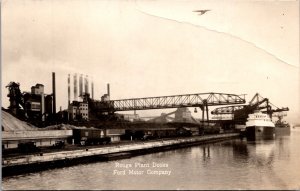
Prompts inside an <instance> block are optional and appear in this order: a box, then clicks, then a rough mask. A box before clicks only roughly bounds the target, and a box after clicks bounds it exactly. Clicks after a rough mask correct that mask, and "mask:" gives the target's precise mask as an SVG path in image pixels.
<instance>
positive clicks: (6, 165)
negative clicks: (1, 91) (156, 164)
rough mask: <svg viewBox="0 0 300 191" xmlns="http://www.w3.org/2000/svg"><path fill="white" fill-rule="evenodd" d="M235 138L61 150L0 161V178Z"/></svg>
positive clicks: (220, 135) (221, 137)
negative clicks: (0, 175) (0, 164)
mask: <svg viewBox="0 0 300 191" xmlns="http://www.w3.org/2000/svg"><path fill="white" fill-rule="evenodd" d="M238 136H239V134H238V133H228V134H217V135H206V136H194V137H185V138H174V139H162V140H154V141H147V142H130V143H128V144H123V145H118V144H115V145H108V146H105V147H99V148H86V147H81V148H80V149H76V150H67V151H66V150H62V151H55V152H48V153H37V154H31V155H21V156H14V157H5V158H3V159H2V175H3V176H12V175H17V174H23V173H29V172H36V171H42V170H46V169H50V168H58V167H65V166H71V165H75V164H80V163H87V162H95V161H107V160H115V159H120V158H129V157H132V156H136V155H141V154H147V153H151V152H159V151H164V150H170V149H176V148H182V147H187V146H192V145H198V144H204V143H209V142H216V141H222V140H226V139H232V138H236V137H238Z"/></svg>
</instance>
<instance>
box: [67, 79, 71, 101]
mask: <svg viewBox="0 0 300 191" xmlns="http://www.w3.org/2000/svg"><path fill="white" fill-rule="evenodd" d="M70 82H71V80H70V74H68V107H69V105H70V100H71V84H70Z"/></svg>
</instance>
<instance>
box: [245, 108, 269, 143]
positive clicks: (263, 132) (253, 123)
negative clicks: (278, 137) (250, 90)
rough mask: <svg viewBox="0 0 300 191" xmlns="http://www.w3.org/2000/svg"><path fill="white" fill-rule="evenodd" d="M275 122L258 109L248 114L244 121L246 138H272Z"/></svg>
mask: <svg viewBox="0 0 300 191" xmlns="http://www.w3.org/2000/svg"><path fill="white" fill-rule="evenodd" d="M274 136H275V124H274V123H273V122H272V120H271V118H270V117H269V116H268V115H267V114H265V113H262V112H260V111H254V113H252V114H249V115H248V118H247V121H246V137H247V139H248V140H257V139H273V138H274Z"/></svg>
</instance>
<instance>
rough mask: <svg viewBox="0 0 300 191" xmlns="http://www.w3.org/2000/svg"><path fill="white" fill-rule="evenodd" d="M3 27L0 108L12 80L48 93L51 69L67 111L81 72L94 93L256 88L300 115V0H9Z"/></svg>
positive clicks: (119, 95)
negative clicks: (72, 78)
mask: <svg viewBox="0 0 300 191" xmlns="http://www.w3.org/2000/svg"><path fill="white" fill-rule="evenodd" d="M203 9H208V10H210V11H208V12H206V13H205V14H203V15H199V14H198V13H197V12H194V11H195V10H203ZM1 34H2V36H1V42H2V60H1V67H2V71H1V72H2V74H1V77H2V84H1V85H2V87H1V91H2V106H3V107H7V106H8V105H9V101H8V98H7V97H6V96H7V92H8V90H7V88H5V86H6V85H7V84H8V83H9V82H10V81H15V82H19V83H20V88H21V90H22V91H30V87H31V86H32V85H35V84H36V83H42V84H44V85H45V93H49V94H50V93H51V91H52V90H51V88H52V86H51V75H52V74H51V73H52V72H55V73H56V87H57V90H56V94H57V109H58V108H59V107H60V106H62V108H63V109H64V108H66V107H67V76H68V74H74V73H78V74H85V75H88V76H90V78H92V79H93V81H94V87H95V88H94V89H95V90H94V91H95V98H96V99H100V97H101V96H102V95H103V94H104V93H106V84H107V83H110V86H111V99H125V98H133V97H151V96H165V95H179V94H188V93H205V92H224V93H234V94H247V96H246V98H247V101H250V100H251V98H252V97H253V96H254V94H255V93H257V92H258V93H260V94H261V95H262V96H263V97H267V98H269V100H270V101H271V102H272V103H273V104H274V105H276V106H278V107H289V108H290V111H289V113H288V117H287V120H289V121H291V122H300V121H297V120H298V119H300V111H299V105H300V102H299V92H300V83H299V81H300V80H299V75H300V70H299V1H292V0H290V1H289V0H286V1H270V0H263V1H254V0H252V1H247V0H245V1H235V0H223V1H212V0H209V1H208V0H199V1H194V0H190V1H188V0H181V1H168V0H164V1H162V0H157V1H155V0H153V1H145V0H144V1H142V0H141V1H138V0H137V1H133V0H128V1H104V0H101V1H100V0H60V1H58V0H51V1H50V0H49V1H48V0H24V1H18V0H9V1H8V0H4V1H2V2H1ZM161 112H162V111H161V110H151V111H139V112H138V113H139V114H140V115H159V113H161ZM194 115H199V116H196V117H200V113H198V114H194Z"/></svg>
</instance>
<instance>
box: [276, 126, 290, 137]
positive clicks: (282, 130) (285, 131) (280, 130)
mask: <svg viewBox="0 0 300 191" xmlns="http://www.w3.org/2000/svg"><path fill="white" fill-rule="evenodd" d="M290 134H291V128H290V127H275V135H290Z"/></svg>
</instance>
